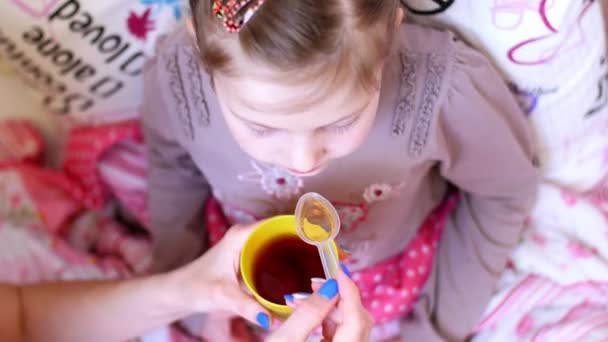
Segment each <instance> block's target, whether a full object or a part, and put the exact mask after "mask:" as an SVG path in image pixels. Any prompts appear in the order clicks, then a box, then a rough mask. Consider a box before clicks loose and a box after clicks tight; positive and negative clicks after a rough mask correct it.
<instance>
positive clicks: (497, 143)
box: [142, 0, 537, 341]
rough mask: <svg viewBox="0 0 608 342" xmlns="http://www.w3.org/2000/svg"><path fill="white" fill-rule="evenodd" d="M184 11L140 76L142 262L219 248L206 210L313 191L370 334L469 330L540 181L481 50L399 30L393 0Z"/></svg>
mask: <svg viewBox="0 0 608 342" xmlns="http://www.w3.org/2000/svg"><path fill="white" fill-rule="evenodd" d="M191 6H192V12H193V17H194V30H193V31H194V32H192V33H191V34H189V33H188V31H187V30H185V29H184V30H182V31H179V32H177V33H175V34H174V35H172V36H171V37H168V38H166V39H165V41H164V42H163V43H162V44H161V45H160V48H159V51H158V55H157V58H156V60H155V61H154V62H152V63H151V64H150V65H149V66H148V68H147V71H146V94H145V95H146V104H145V105H144V107H143V108H142V113H143V116H144V119H143V122H144V126H145V132H146V139H147V144H148V145H149V158H150V171H149V172H150V198H149V201H150V205H149V208H150V219H151V224H152V231H153V237H154V240H155V244H156V254H155V257H156V266H157V269H159V270H161V269H170V268H175V267H177V266H178V265H180V264H183V263H185V262H188V261H190V260H192V259H194V258H195V257H196V256H197V255H199V254H200V253H202V252H203V251H204V249H205V248H206V246H207V245H206V241H207V238H208V237H209V238H210V239H211V240H212V242H213V241H215V240H217V238H219V237H220V236H221V234H222V233H223V231H222V229H221V227H219V225H218V222H219V221H218V220H220V218H221V217H220V216H221V215H220V214H221V213H223V215H225V217H226V218H227V219H228V221H229V222H230V223H231V224H236V223H243V222H245V223H247V222H253V221H256V220H258V219H263V218H267V217H270V216H273V215H277V214H284V213H293V209H294V206H295V203H296V201H297V199H298V197H299V196H300V195H302V194H304V193H306V192H309V191H315V192H319V193H321V194H323V195H324V196H325V197H327V198H328V199H330V200H331V201H332V202H333V203H334V205H335V206H336V208H337V209H338V211H339V213H340V215H341V219H342V230H341V233H340V236H339V238H338V240H339V241H338V242H339V243H340V245H341V246H342V247H343V248H344V249H345V250H346V251H347V252H348V253H349V254H350V258H349V259H348V260H347V261H346V262H347V265H348V267H349V268H350V269H351V270H352V271H353V279H354V280H355V281H356V282H357V284H358V286H359V288H360V290H361V294H362V298H363V302H364V304H365V305H366V307H367V309H368V310H369V311H370V312H371V313H372V315H373V316H374V318H375V322H376V323H377V324H379V325H380V324H383V327H384V332H385V333H390V331H389V330H390V329H389V327H391V326H392V327H395V330H394V332H395V333H399V331H400V332H401V335H402V336H403V337H404V338H407V339H408V340H410V341H432V340H435V339H436V340H442V339H447V340H462V339H464V338H465V337H466V336H467V335H468V334H470V333H471V331H473V329H474V327H475V324H476V321H477V320H478V319H479V317H480V315H481V314H482V312H483V310H484V307H485V305H486V303H487V302H488V300H489V298H490V296H491V294H492V292H493V290H494V289H495V281H496V278H497V277H498V275H499V274H500V273H501V270H502V269H503V268H504V267H505V264H506V262H507V258H508V256H509V252H510V251H511V249H512V248H513V247H514V246H515V244H516V243H517V241H518V239H519V235H520V233H521V231H522V227H523V223H524V219H525V217H526V214H527V212H528V209H529V208H530V206H531V203H532V199H533V194H534V189H535V183H536V181H537V175H536V170H535V168H534V166H533V164H532V154H533V153H532V143H531V136H530V132H529V130H528V126H527V124H526V118H525V117H524V115H523V114H522V112H521V111H520V109H519V108H518V106H517V104H516V102H515V100H514V99H513V97H512V96H511V94H510V93H509V91H508V89H507V87H506V86H505V84H504V83H503V81H502V80H501V78H500V76H499V75H498V74H497V72H496V71H495V70H494V69H493V68H492V65H491V64H490V63H489V62H488V60H487V59H486V58H485V57H484V56H482V55H481V54H479V53H477V52H475V51H473V50H472V49H470V48H468V47H467V46H466V45H465V44H463V43H462V42H461V41H459V40H458V39H457V38H456V37H454V35H452V34H450V33H448V32H439V31H434V30H431V29H428V28H424V27H420V26H414V25H406V24H402V19H403V11H402V10H401V8H400V7H399V2H398V1H397V0H373V1H372V0H323V1H321V0H266V1H263V0H238V1H237V0H228V1H226V0H225V1H220V0H193V1H191ZM452 186H454V187H456V188H457V189H458V191H457V195H456V194H455V193H456V192H454V191H452V190H451V189H452ZM205 203H207V207H206V208H207V213H206V215H203V208H204V204H205ZM218 204H219V206H218ZM220 208H221V210H219V209H220ZM225 267H227V268H229V267H233V265H232V264H228V263H227V264H226V265H225ZM385 336H386V335H385Z"/></svg>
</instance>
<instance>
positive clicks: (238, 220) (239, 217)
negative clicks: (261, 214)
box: [222, 204, 259, 224]
mask: <svg viewBox="0 0 608 342" xmlns="http://www.w3.org/2000/svg"><path fill="white" fill-rule="evenodd" d="M222 211H223V212H224V215H226V218H227V219H228V221H230V223H231V224H250V223H254V222H256V221H258V220H259V218H257V217H256V216H255V215H254V214H252V213H250V212H248V211H247V210H244V209H241V208H237V207H234V206H232V205H229V204H222Z"/></svg>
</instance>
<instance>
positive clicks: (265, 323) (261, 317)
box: [255, 312, 270, 330]
mask: <svg viewBox="0 0 608 342" xmlns="http://www.w3.org/2000/svg"><path fill="white" fill-rule="evenodd" d="M255 320H256V321H257V322H258V324H259V325H260V326H261V327H262V328H264V330H268V329H270V317H268V315H267V314H265V313H263V312H260V313H259V314H258V315H257V316H256V318H255Z"/></svg>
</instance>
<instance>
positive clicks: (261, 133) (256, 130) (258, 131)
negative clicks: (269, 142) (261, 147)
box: [247, 125, 276, 138]
mask: <svg viewBox="0 0 608 342" xmlns="http://www.w3.org/2000/svg"><path fill="white" fill-rule="evenodd" d="M247 127H248V128H249V130H250V131H251V133H253V135H255V136H256V137H260V138H263V137H266V136H268V135H270V134H272V133H274V132H275V131H276V130H274V129H272V128H265V127H260V126H253V125H247Z"/></svg>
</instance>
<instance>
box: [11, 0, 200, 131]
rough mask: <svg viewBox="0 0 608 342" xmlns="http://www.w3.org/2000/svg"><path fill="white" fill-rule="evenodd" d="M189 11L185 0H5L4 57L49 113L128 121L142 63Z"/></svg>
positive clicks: (138, 88) (139, 87) (134, 107)
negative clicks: (161, 38) (27, 82)
mask: <svg viewBox="0 0 608 342" xmlns="http://www.w3.org/2000/svg"><path fill="white" fill-rule="evenodd" d="M186 15H188V13H187V1H185V0H104V1H99V0H9V1H6V0H5V1H2V4H0V58H2V59H4V60H5V62H6V63H8V64H9V65H11V66H12V67H13V68H15V69H16V70H17V72H18V73H19V74H20V75H22V76H24V77H25V78H26V79H27V80H28V81H29V82H30V84H31V85H33V86H34V87H35V88H36V89H37V90H38V94H39V95H40V97H41V100H42V103H43V104H44V106H45V108H46V110H48V111H49V112H53V113H59V114H68V115H70V116H72V117H73V118H75V119H76V121H77V122H79V123H102V122H110V121H117V120H123V119H129V118H133V117H136V116H137V108H138V106H139V104H140V101H141V98H142V68H143V66H144V62H145V61H146V60H147V58H148V57H150V56H151V55H152V54H153V52H154V46H155V44H156V41H157V39H158V38H159V37H160V36H161V35H162V34H164V33H166V32H168V31H169V30H171V29H172V28H173V27H175V26H176V24H178V23H179V22H181V20H182V19H183V18H184V17H186Z"/></svg>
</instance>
